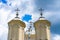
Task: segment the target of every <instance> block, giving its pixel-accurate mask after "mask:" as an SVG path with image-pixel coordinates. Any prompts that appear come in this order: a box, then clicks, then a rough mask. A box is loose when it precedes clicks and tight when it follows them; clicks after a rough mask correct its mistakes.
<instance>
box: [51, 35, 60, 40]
mask: <svg viewBox="0 0 60 40" xmlns="http://www.w3.org/2000/svg"><path fill="white" fill-rule="evenodd" d="M51 40H60V35H59V34H53V35H52V39H51Z"/></svg>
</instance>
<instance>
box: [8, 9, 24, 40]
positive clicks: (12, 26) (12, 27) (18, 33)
mask: <svg viewBox="0 0 60 40" xmlns="http://www.w3.org/2000/svg"><path fill="white" fill-rule="evenodd" d="M16 11H17V14H16V17H15V18H14V19H13V20H11V21H10V22H8V26H9V31H8V40H24V28H25V23H24V22H22V21H21V20H20V19H19V17H18V11H19V10H18V8H17V10H16Z"/></svg>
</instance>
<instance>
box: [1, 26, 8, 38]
mask: <svg viewBox="0 0 60 40" xmlns="http://www.w3.org/2000/svg"><path fill="white" fill-rule="evenodd" d="M7 32H8V29H7V28H6V27H4V26H2V25H0V37H1V36H2V35H3V34H4V33H7Z"/></svg>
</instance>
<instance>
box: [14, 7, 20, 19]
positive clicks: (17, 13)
mask: <svg viewBox="0 0 60 40" xmlns="http://www.w3.org/2000/svg"><path fill="white" fill-rule="evenodd" d="M15 11H16V12H17V13H16V18H18V15H19V14H18V11H20V10H19V9H18V8H17V9H16V10H15Z"/></svg>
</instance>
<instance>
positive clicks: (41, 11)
mask: <svg viewBox="0 0 60 40" xmlns="http://www.w3.org/2000/svg"><path fill="white" fill-rule="evenodd" d="M39 11H40V15H41V17H42V16H43V11H44V9H42V8H40V9H39Z"/></svg>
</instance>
